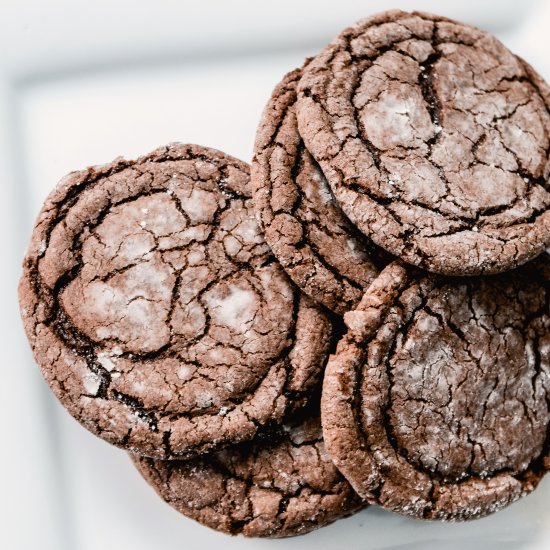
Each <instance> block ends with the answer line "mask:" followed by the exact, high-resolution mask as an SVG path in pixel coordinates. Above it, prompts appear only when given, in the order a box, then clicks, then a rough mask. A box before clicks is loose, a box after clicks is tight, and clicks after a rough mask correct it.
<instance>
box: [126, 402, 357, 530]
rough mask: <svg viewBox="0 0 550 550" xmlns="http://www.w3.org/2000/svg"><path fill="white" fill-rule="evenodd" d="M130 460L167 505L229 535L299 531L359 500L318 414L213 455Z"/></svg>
mask: <svg viewBox="0 0 550 550" xmlns="http://www.w3.org/2000/svg"><path fill="white" fill-rule="evenodd" d="M133 460H134V462H135V464H136V466H137V467H138V469H139V471H140V472H141V473H142V475H143V476H144V478H145V479H146V480H147V481H148V482H149V483H150V484H151V486H152V487H153V488H154V489H155V490H156V491H157V493H158V494H159V495H160V496H161V497H162V498H163V499H164V500H165V501H166V502H167V503H168V504H170V506H172V507H173V508H175V509H176V510H178V511H179V512H181V513H182V514H184V515H186V516H188V517H190V518H193V519H194V520H196V521H199V522H200V523H202V524H204V525H207V526H208V527H212V528H213V529H217V530H219V531H223V532H225V533H229V534H232V535H235V534H239V533H242V534H243V535H245V536H248V537H288V536H293V535H301V534H304V533H307V532H309V531H312V530H313V529H316V528H318V527H322V526H324V525H327V524H328V523H331V522H333V521H334V520H336V519H339V518H342V517H345V516H348V515H350V514H352V513H353V512H355V511H357V510H359V509H360V508H362V507H364V506H365V503H364V502H363V501H362V500H361V499H360V498H359V497H358V496H357V495H356V494H355V492H354V491H353V489H352V488H351V487H350V485H349V483H348V482H347V481H346V480H345V479H344V478H343V477H342V476H341V474H340V473H339V472H338V470H337V469H336V468H335V466H334V464H333V463H332V461H331V460H330V457H329V456H328V454H327V453H326V450H325V447H324V444H323V439H322V434H321V424H320V421H319V416H318V413H316V414H315V415H311V414H310V415H308V416H306V417H305V418H304V419H302V420H296V421H294V422H293V423H292V424H289V425H285V426H284V431H283V432H282V433H279V434H276V435H273V436H271V437H270V438H268V439H267V438H266V439H264V440H261V439H260V440H257V441H253V442H251V443H243V444H241V445H239V446H235V447H230V448H228V449H225V450H223V451H221V452H218V453H215V454H212V455H207V456H204V457H200V458H195V459H191V460H188V461H182V460H154V459H150V458H143V457H139V456H137V455H134V456H133Z"/></svg>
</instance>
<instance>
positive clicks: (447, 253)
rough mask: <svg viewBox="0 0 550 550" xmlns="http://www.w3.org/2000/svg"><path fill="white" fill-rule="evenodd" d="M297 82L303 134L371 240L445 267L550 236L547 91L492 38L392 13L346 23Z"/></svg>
mask: <svg viewBox="0 0 550 550" xmlns="http://www.w3.org/2000/svg"><path fill="white" fill-rule="evenodd" d="M298 87H299V96H298V102H297V117H298V123H299V129H300V134H301V136H302V137H303V139H304V141H305V144H306V146H307V148H308V150H309V151H311V153H312V154H313V156H314V157H315V158H316V160H317V161H318V162H319V163H320V165H321V167H322V169H323V172H324V173H325V175H326V176H327V179H328V182H329V184H330V186H331V187H332V189H333V191H334V195H335V197H336V199H337V200H338V202H339V203H340V205H341V207H342V209H343V210H344V212H345V213H346V215H347V216H349V218H350V219H351V220H352V222H353V223H354V224H355V225H357V227H358V228H359V229H361V231H363V232H364V233H365V234H366V235H367V236H368V237H369V238H371V239H372V240H373V241H374V242H376V244H378V245H380V246H382V247H383V248H385V249H387V250H388V251H390V252H392V253H393V254H395V255H397V256H400V257H401V258H403V259H404V260H406V261H408V262H411V263H414V264H416V265H420V266H421V267H425V268H426V269H429V270H432V271H436V272H441V273H445V274H450V275H473V274H479V273H495V272H500V271H505V270H506V269H510V268H512V267H514V266H517V265H520V264H523V263H525V262H526V261H528V260H529V259H532V258H533V257H535V256H537V255H538V254H540V253H541V252H542V251H543V250H544V249H545V248H547V247H548V245H550V186H549V184H548V177H549V167H550V162H549V160H550V113H549V105H550V92H549V89H548V86H547V85H546V84H545V83H544V82H543V81H542V79H541V78H540V77H539V76H538V75H537V74H536V73H535V72H534V71H533V69H532V68H531V67H529V66H528V65H527V64H526V63H525V62H524V61H523V60H521V59H519V58H518V57H516V56H514V55H513V54H511V53H510V52H509V51H508V50H507V49H506V48H505V47H504V46H503V45H502V44H501V43H500V42H498V41H497V40H496V39H495V38H493V37H492V36H490V35H488V34H487V33H484V32H482V31H479V30H477V29H474V28H472V27H469V26H467V25H463V24H460V23H456V22H453V21H450V20H446V19H443V18H438V17H436V16H430V15H426V14H416V13H413V14H409V13H404V12H387V13H385V14H381V15H379V16H375V17H373V18H370V19H367V20H365V21H363V22H359V23H358V24H357V25H356V26H354V27H351V28H349V29H347V30H346V31H344V32H343V33H342V34H341V35H340V36H339V38H338V39H336V40H335V41H334V42H333V43H332V44H331V45H329V46H328V47H327V49H326V50H325V51H324V52H323V53H322V54H320V55H319V56H317V57H316V58H314V59H313V60H312V62H311V63H309V64H308V65H307V67H306V68H305V69H304V71H303V75H302V78H301V80H300V82H299V86H298Z"/></svg>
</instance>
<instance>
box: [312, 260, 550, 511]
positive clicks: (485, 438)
mask: <svg viewBox="0 0 550 550" xmlns="http://www.w3.org/2000/svg"><path fill="white" fill-rule="evenodd" d="M345 321H346V324H347V326H348V329H349V332H348V334H347V335H346V336H345V337H344V338H343V340H342V341H341V342H340V343H339V345H338V348H337V352H336V354H335V355H334V356H332V357H331V360H330V361H329V364H328V366H327V370H326V375H325V379H324V384H323V398H322V406H321V410H322V423H323V435H324V438H325V443H326V446H327V450H328V451H329V453H330V455H331V457H332V459H333V460H334V463H335V464H336V466H337V467H338V468H339V469H340V471H341V472H342V473H343V474H344V475H345V476H346V478H347V479H348V481H349V482H350V483H351V484H352V485H353V487H354V488H355V490H356V491H357V493H358V494H359V495H361V496H362V497H363V498H366V499H367V500H369V501H370V502H373V503H376V504H379V505H381V506H384V507H385V508H389V509H391V510H394V511H396V512H399V513H402V514H406V515H409V516H413V517H418V518H425V519H447V520H467V519H474V518H478V517H482V516H485V515H487V514H490V513H493V512H496V511H497V510H499V509H501V508H503V507H504V506H506V505H508V504H510V503H511V502H513V501H515V500H517V499H518V498H520V497H521V496H523V495H525V494H527V493H529V492H530V491H532V490H533V489H534V488H535V487H536V486H537V484H538V482H539V481H540V479H541V478H542V476H543V475H544V473H545V472H546V470H547V469H548V467H549V466H550V459H549V445H550V439H549V436H548V434H549V431H548V426H549V421H550V412H549V405H548V404H549V397H550V377H549V375H550V353H549V352H550V258H549V257H548V255H547V254H543V255H542V256H541V257H540V258H539V259H537V260H534V261H533V262H531V263H529V264H527V265H526V266H523V267H521V268H519V269H518V270H516V271H512V272H508V273H506V274H502V275H498V276H488V277H485V278H476V279H473V278H462V279H449V278H445V277H440V276H437V275H433V274H428V273H424V272H421V271H420V270H418V269H416V268H414V267H412V266H406V264H402V263H401V262H398V261H396V262H394V263H392V264H390V265H389V266H388V267H387V268H386V269H385V270H384V271H383V272H382V273H381V274H380V276H379V277H378V278H377V279H376V280H375V281H374V282H373V284H372V285H371V287H370V288H369V290H368V291H367V293H366V294H365V297H364V298H363V300H362V302H361V304H360V306H359V307H358V308H357V310H355V311H352V312H349V313H347V314H346V316H345Z"/></svg>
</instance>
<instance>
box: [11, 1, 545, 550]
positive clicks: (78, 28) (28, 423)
mask: <svg viewBox="0 0 550 550" xmlns="http://www.w3.org/2000/svg"><path fill="white" fill-rule="evenodd" d="M386 7H388V4H387V3H386V2H382V1H370V2H367V1H365V0H363V1H351V0H337V1H333V2H322V1H315V2H313V1H301V2H300V1H298V0H273V1H271V2H260V1H255V2H254V1H249V2H245V1H242V0H220V1H215V0H208V1H206V0H203V1H194V2H188V1H183V0H180V1H176V0H174V1H169V0H159V1H155V2H154V1H152V0H149V1H139V0H134V1H130V0H122V1H121V0H118V1H116V0H114V1H113V0H111V1H108V0H95V1H83V0H26V1H25V0H23V1H16V0H13V1H9V0H0V238H1V239H2V241H1V243H0V245H1V247H0V250H1V251H2V256H1V262H2V263H1V265H0V335H1V346H0V418H1V422H0V426H1V429H2V432H3V433H2V437H1V438H0V441H1V442H2V444H1V448H0V451H1V453H0V472H1V473H0V476H1V477H0V479H1V484H0V548H1V549H3V550H11V549H25V550H26V549H35V548H36V549H41V550H50V549H51V550H95V549H98V550H99V549H101V550H111V549H115V548H116V549H126V548H128V549H132V550H142V549H152V548H155V549H159V550H164V549H168V548H169V549H175V548H182V549H183V548H190V549H195V548H200V549H201V550H210V549H214V548H216V549H217V548H219V547H223V548H228V549H233V548H243V549H263V548H277V549H281V550H286V549H290V548H297V547H298V548H303V549H313V548H315V549H325V548H326V549H332V548H341V547H345V546H347V547H349V548H351V549H356V548H357V549H359V548H360V549H365V550H370V549H389V548H393V549H397V548H403V549H422V550H430V549H436V548H437V549H439V548H446V549H462V548H469V549H470V550H475V549H478V548H479V549H493V548H495V549H499V550H507V549H520V548H522V549H548V548H550V479H549V480H546V482H543V484H542V485H541V487H540V488H539V490H537V491H536V492H535V493H534V494H533V495H531V496H529V497H527V498H525V499H523V500H522V501H521V502H519V503H517V504H515V505H513V506H511V507H509V508H508V509H507V510H505V511H503V512H501V513H499V514H497V515H495V516H493V517H490V518H487V519H484V520H479V521H477V522H472V523H468V524H462V525H449V524H437V523H423V522H419V521H413V520H409V519H404V518H402V517H399V516H396V515H394V514H390V513H387V512H384V511H381V510H379V509H375V508H374V507H372V508H370V509H369V510H366V511H364V512H362V513H360V514H358V515H356V516H354V517H352V518H350V519H347V520H343V521H340V522H338V523H336V524H334V525H332V526H330V527H327V528H324V529H321V530H319V531H317V532H315V533H313V534H310V535H306V536H305V537H302V538H300V539H291V540H286V541H264V540H245V539H243V538H241V537H239V538H234V539H231V538H229V537H226V536H224V535H220V534H218V533H215V532H213V531H211V530H209V529H207V528H204V527H201V526H200V525H198V524H195V523H194V522H192V521H191V520H188V519H186V518H184V517H182V516H180V515H179V514H178V513H177V512H175V511H173V510H172V509H171V508H170V507H168V506H167V505H166V504H164V503H163V502H162V501H161V500H160V499H159V498H158V497H156V495H155V494H154V493H153V492H152V490H151V489H150V488H149V487H148V486H147V485H146V484H145V483H144V482H143V481H142V480H141V478H140V477H139V475H138V474H137V473H136V471H135V470H134V469H133V467H132V465H131V463H130V461H129V459H128V458H127V456H126V455H125V453H124V452H122V451H120V450H117V449H115V448H112V447H110V446H109V445H107V444H106V443H104V442H102V441H100V440H99V439H97V438H96V437H94V436H92V435H91V434H89V433H88V432H86V431H85V430H84V429H83V428H81V427H80V426H79V425H78V424H77V423H76V421H74V420H73V419H72V418H70V417H69V415H68V414H67V413H66V412H65V411H64V410H63V409H62V408H61V406H60V405H59V404H58V403H57V402H56V401H55V398H54V397H53V396H52V395H51V394H50V393H49V390H48V389H47V387H46V386H45V384H44V382H43V381H42V378H41V376H40V373H39V370H38V368H37V367H36V366H35V365H34V364H33V361H32V358H31V356H30V353H29V350H28V346H27V344H26V341H25V338H24V334H23V330H22V326H21V322H20V319H19V314H18V308H17V297H16V286H17V279H18V277H19V273H20V263H21V259H22V256H23V253H24V248H25V245H26V242H27V241H28V238H29V235H30V231H31V229H32V224H33V220H34V217H35V216H36V214H37V212H38V210H39V208H40V205H41V203H42V201H43V199H44V197H45V196H46V194H47V193H48V192H49V191H50V189H51V188H52V187H53V186H54V184H55V183H56V181H57V180H58V179H59V178H60V177H61V176H63V175H64V174H65V173H66V172H68V171H70V170H74V169H80V168H83V167H85V166H87V165H90V164H98V163H104V162H108V161H110V160H112V159H113V158H114V157H116V156H118V155H123V156H126V157H127V158H133V157H135V156H137V155H140V154H143V153H146V152H148V151H150V150H152V149H154V148H155V147H157V146H158V145H162V144H165V143H167V142H170V141H183V142H195V143H200V144H203V145H209V146H212V147H216V148H219V149H222V150H224V151H226V152H227V153H230V154H233V155H235V156H238V157H240V158H242V159H243V160H249V159H250V157H251V151H252V143H253V139H254V132H255V127H256V124H257V120H258V117H259V115H260V112H261V110H262V108H263V105H264V103H265V102H266V100H267V98H268V97H269V94H270V91H271V89H272V88H273V86H274V85H275V84H276V83H277V82H278V80H280V78H281V77H282V75H283V74H284V73H285V72H287V71H288V70H291V69H293V68H294V67H295V66H297V65H299V64H301V62H302V61H303V58H304V56H306V55H310V54H314V53H315V52H317V51H318V50H319V49H320V48H322V47H323V45H324V44H325V43H326V42H328V41H329V40H330V39H332V38H333V37H334V36H335V35H336V34H337V33H338V32H339V31H340V30H341V29H342V28H344V27H345V26H347V25H349V24H351V23H353V22H354V21H355V20H356V19H359V18H361V17H364V16H367V15H369V14H371V13H374V12H376V11H379V10H381V9H385V8H386ZM393 7H402V8H406V9H424V10H429V11H436V12H439V13H442V14H444V15H449V16H452V17H456V18H459V19H462V20H464V21H467V22H470V23H474V24H477V25H479V26H481V27H483V28H486V29H489V30H491V31H493V32H495V33H496V34H497V35H498V36H499V37H500V38H501V39H502V40H504V42H505V43H506V44H508V45H509V46H510V47H511V48H512V49H513V50H515V51H516V52H518V53H519V54H521V55H522V56H523V57H525V58H526V59H527V60H528V61H530V62H531V63H532V64H533V65H535V67H536V68H537V69H539V71H541V72H542V74H543V75H545V76H546V78H548V79H550V58H549V56H548V52H549V51H550V48H549V46H550V40H549V38H548V29H549V28H550V2H545V1H544V0H540V1H537V0H523V1H522V2H518V1H516V0H486V1H483V2H482V1H481V0H458V1H446V2H437V1H435V0H432V1H421V0H418V1H416V2H403V1H402V2H397V1H396V2H394V5H393Z"/></svg>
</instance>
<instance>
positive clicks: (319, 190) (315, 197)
mask: <svg viewBox="0 0 550 550" xmlns="http://www.w3.org/2000/svg"><path fill="white" fill-rule="evenodd" d="M301 73H302V70H301V69H297V70H295V71H292V72H291V73H289V74H287V75H286V76H285V77H284V78H283V80H282V81H281V83H280V84H279V85H278V86H277V87H276V88H275V90H274V91H273V94H272V96H271V99H270V100H269V102H268V104H267V105H266V107H265V109H264V112H263V116H262V120H261V122H260V126H259V128H258V133H257V136H256V144H255V150H254V159H253V161H252V168H251V181H252V186H253V190H254V205H255V207H256V211H257V213H258V218H259V221H260V226H261V227H262V229H263V230H264V234H265V239H266V241H267V242H268V244H269V245H270V247H271V249H272V250H273V253H274V254H275V256H277V259H278V260H279V261H280V262H281V265H282V266H283V267H284V269H285V270H286V272H287V273H288V275H290V277H291V278H292V280H293V281H294V282H295V283H296V284H297V285H298V286H299V287H300V288H301V289H302V290H304V291H305V292H306V293H307V294H309V295H310V296H311V297H312V298H313V299H315V300H317V301H318V302H320V303H322V304H323V305H325V306H326V307H328V308H329V309H331V310H332V311H334V312H336V313H339V314H343V313H345V312H346V311H349V310H350V309H352V308H353V307H354V306H355V305H357V303H358V302H359V301H360V300H361V297H362V296H363V293H364V291H365V289H366V288H367V287H368V285H369V284H370V283H371V282H372V280H373V279H374V277H375V276H376V275H377V274H378V273H379V272H380V269H379V266H380V265H381V264H382V263H383V260H382V257H381V251H380V250H379V249H378V248H377V247H375V246H374V245H373V244H372V243H371V242H370V241H369V240H368V239H367V238H366V237H364V236H363V235H362V234H361V233H360V232H359V231H358V230H357V229H356V228H355V227H353V225H352V224H351V223H350V221H349V220H348V219H347V218H346V217H345V215H344V213H343V212H342V211H341V210H340V208H339V206H338V205H337V203H336V201H335V199H334V197H333V195H332V192H331V191H330V188H329V186H328V184H327V181H326V179H325V177H324V175H323V173H322V171H321V169H320V168H319V165H318V164H317V163H316V162H315V161H314V160H313V158H312V157H311V155H310V154H309V153H308V151H307V149H306V148H305V146H304V143H303V141H302V139H301V137H300V134H299V133H298V126H297V121H296V113H295V103H296V86H297V83H298V81H299V79H300V76H301Z"/></svg>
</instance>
